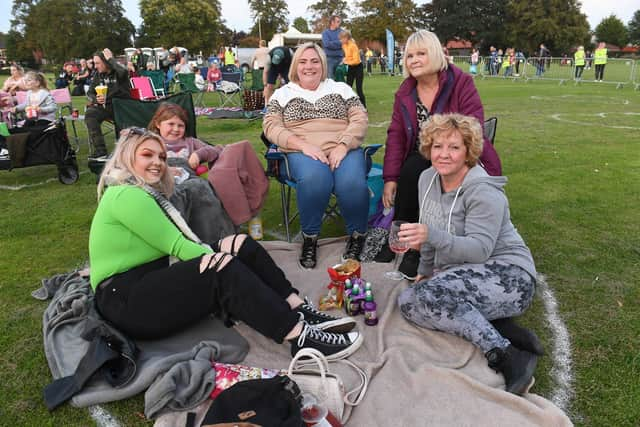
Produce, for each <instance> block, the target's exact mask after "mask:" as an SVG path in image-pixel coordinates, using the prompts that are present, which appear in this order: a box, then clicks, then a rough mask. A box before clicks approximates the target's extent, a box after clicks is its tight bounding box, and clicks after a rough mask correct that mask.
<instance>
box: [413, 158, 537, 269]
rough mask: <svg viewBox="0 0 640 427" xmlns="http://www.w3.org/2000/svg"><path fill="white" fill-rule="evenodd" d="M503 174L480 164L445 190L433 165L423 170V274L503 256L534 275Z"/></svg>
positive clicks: (533, 266)
mask: <svg viewBox="0 0 640 427" xmlns="http://www.w3.org/2000/svg"><path fill="white" fill-rule="evenodd" d="M506 183H507V178H506V177H504V176H489V175H488V174H487V172H486V171H485V170H484V169H483V168H482V167H481V166H474V167H473V168H471V169H470V170H469V172H468V173H467V175H466V176H465V178H464V180H463V181H462V185H461V186H460V187H459V188H458V189H457V190H456V191H450V192H448V193H442V187H441V186H440V179H439V175H438V174H437V172H436V170H435V169H434V168H433V167H431V168H429V169H427V170H425V171H424V172H422V174H421V175H420V180H419V181H418V194H419V202H420V219H419V221H420V223H422V224H426V225H427V227H428V236H427V241H426V243H424V244H423V245H422V248H421V251H420V255H421V256H420V265H419V267H418V274H422V275H425V276H431V275H432V274H433V271H434V269H437V270H445V269H448V268H451V267H455V266H458V265H462V264H484V263H486V262H488V261H501V262H504V263H507V264H513V265H517V266H518V267H521V268H522V269H524V270H525V271H526V272H527V273H529V274H530V275H531V276H532V277H533V278H534V279H535V277H536V268H535V265H534V263H533V257H532V256H531V251H529V248H528V247H527V245H525V243H524V241H523V240H522V237H520V234H518V231H517V230H516V228H515V227H514V226H513V224H512V223H511V217H510V214H509V202H508V201H507V196H506V195H505V193H504V190H503V187H504V185H505V184H506Z"/></svg>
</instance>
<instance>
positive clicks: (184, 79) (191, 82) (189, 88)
mask: <svg viewBox="0 0 640 427" xmlns="http://www.w3.org/2000/svg"><path fill="white" fill-rule="evenodd" d="M177 78H178V82H179V83H180V90H181V91H183V92H191V93H195V94H197V95H196V100H195V101H194V105H195V106H196V107H204V106H205V105H204V102H203V99H202V98H203V96H204V92H205V89H204V88H203V89H202V90H200V89H198V87H197V86H196V75H195V74H193V73H189V74H177Z"/></svg>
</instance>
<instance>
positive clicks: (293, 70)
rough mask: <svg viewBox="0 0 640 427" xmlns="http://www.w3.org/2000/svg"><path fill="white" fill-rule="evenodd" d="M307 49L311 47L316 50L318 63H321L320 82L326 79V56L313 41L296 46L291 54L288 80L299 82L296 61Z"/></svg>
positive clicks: (298, 60)
mask: <svg viewBox="0 0 640 427" xmlns="http://www.w3.org/2000/svg"><path fill="white" fill-rule="evenodd" d="M307 49H313V50H315V51H316V53H317V54H318V56H319V57H320V64H322V77H321V78H320V82H323V81H325V80H326V79H327V74H328V73H327V56H326V55H325V54H324V51H323V50H322V48H320V46H318V45H317V44H315V43H313V42H307V43H305V44H302V45H300V46H298V48H297V49H296V51H295V53H294V54H293V58H291V66H290V67H289V81H292V82H294V83H296V84H298V83H300V79H299V78H298V63H299V62H300V57H301V56H302V54H303V53H304V51H305V50H307Z"/></svg>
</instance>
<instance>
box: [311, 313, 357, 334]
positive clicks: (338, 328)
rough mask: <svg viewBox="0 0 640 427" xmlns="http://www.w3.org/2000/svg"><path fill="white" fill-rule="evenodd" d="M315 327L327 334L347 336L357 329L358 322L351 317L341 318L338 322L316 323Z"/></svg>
mask: <svg viewBox="0 0 640 427" xmlns="http://www.w3.org/2000/svg"><path fill="white" fill-rule="evenodd" d="M313 326H315V327H317V328H319V329H322V330H323V331H325V332H331V333H334V334H346V333H347V332H351V331H352V330H353V328H355V327H356V321H355V320H354V319H352V318H351V317H341V318H339V319H336V320H329V321H328V322H322V323H316V324H315V325H313Z"/></svg>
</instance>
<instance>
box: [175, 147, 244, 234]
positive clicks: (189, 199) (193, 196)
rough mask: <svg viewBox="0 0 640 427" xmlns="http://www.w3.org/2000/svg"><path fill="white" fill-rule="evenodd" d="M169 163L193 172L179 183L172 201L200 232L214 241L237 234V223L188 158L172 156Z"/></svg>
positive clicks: (192, 227)
mask: <svg viewBox="0 0 640 427" xmlns="http://www.w3.org/2000/svg"><path fill="white" fill-rule="evenodd" d="M169 164H170V165H171V166H175V167H181V168H183V169H184V170H186V171H187V172H189V179H187V180H186V181H184V182H182V183H181V184H178V185H176V187H175V190H174V192H173V194H172V195H171V197H170V199H169V201H170V202H171V203H172V204H173V206H175V207H176V209H178V211H180V214H182V217H183V218H184V219H185V221H186V222H187V224H189V227H190V228H191V230H192V231H193V232H194V233H195V234H196V236H198V237H200V239H201V240H202V241H203V242H205V243H208V244H209V245H211V244H213V243H214V242H217V241H218V240H220V239H221V238H223V237H225V236H229V235H231V234H234V233H235V232H236V226H235V225H234V224H233V221H231V218H229V215H228V214H227V211H225V210H224V206H223V205H222V202H221V201H220V199H218V196H217V195H216V192H215V190H214V189H213V187H212V186H211V184H209V181H207V180H206V179H202V178H199V177H198V176H197V175H195V174H194V173H193V170H192V169H191V168H190V167H189V163H188V162H187V161H186V160H185V159H182V158H178V157H172V158H170V159H169ZM214 219H215V220H214Z"/></svg>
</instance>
